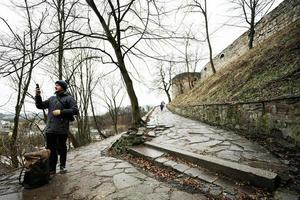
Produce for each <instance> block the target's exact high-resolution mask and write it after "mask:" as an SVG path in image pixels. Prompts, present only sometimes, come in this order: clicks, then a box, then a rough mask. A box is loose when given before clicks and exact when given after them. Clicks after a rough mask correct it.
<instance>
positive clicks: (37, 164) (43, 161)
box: [19, 156, 50, 189]
mask: <svg viewBox="0 0 300 200" xmlns="http://www.w3.org/2000/svg"><path fill="white" fill-rule="evenodd" d="M29 160H30V161H28V160H27V159H26V156H25V167H23V168H22V170H21V172H20V176H19V183H20V184H21V185H22V186H23V187H24V188H26V189H33V188H37V187H40V186H43V185H45V184H47V183H49V180H50V171H49V157H39V156H38V157H31V158H30V159H29ZM26 162H27V164H26ZM23 174H24V176H23V180H21V179H22V175H23Z"/></svg>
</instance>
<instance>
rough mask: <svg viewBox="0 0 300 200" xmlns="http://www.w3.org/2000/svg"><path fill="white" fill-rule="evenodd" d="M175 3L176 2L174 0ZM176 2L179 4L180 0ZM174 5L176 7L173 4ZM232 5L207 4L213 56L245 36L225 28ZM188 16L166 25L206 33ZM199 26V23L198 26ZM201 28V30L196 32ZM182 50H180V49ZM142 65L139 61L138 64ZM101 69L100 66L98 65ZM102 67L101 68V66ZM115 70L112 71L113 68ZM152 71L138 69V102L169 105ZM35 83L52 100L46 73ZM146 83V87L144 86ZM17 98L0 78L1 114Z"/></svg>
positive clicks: (4, 11)
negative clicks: (153, 81) (154, 85)
mask: <svg viewBox="0 0 300 200" xmlns="http://www.w3.org/2000/svg"><path fill="white" fill-rule="evenodd" d="M281 1H282V0H278V1H277V2H276V3H275V4H274V7H275V6H277V5H278V4H279V2H281ZM172 2H175V0H173V1H172ZM176 2H179V0H177V1H176ZM6 5H9V0H2V1H1V2H0V16H1V17H3V18H5V19H7V20H8V23H9V24H11V25H12V26H13V27H18V24H19V23H20V21H21V20H22V18H21V17H20V16H19V15H18V14H16V13H15V9H14V8H13V7H7V6H6ZM174 5H175V4H174ZM229 8H230V5H229V4H228V0H209V1H208V10H209V25H210V32H211V33H212V35H211V42H212V47H213V52H214V55H216V54H217V53H219V52H220V51H222V50H223V49H224V48H225V47H227V46H228V45H229V44H231V43H232V42H233V41H234V40H235V39H236V38H238V37H239V36H240V35H241V34H242V33H243V32H245V31H246V29H245V28H238V27H233V26H222V25H223V24H224V23H231V22H232V20H233V19H232V18H229V15H232V13H231V12H232V11H230V10H229ZM184 15H186V13H185V14H184V13H182V14H178V13H177V15H172V16H170V17H168V21H167V23H170V25H172V24H178V23H182V22H183V23H184V24H181V30H184V29H185V27H189V26H190V25H191V24H193V29H194V31H195V32H197V31H199V34H200V33H201V31H203V27H202V26H201V21H200V20H199V18H200V19H201V17H202V16H201V15H200V13H193V14H189V15H186V17H185V18H184V20H182V17H183V16H184ZM198 22H199V23H198ZM197 28H199V30H197ZM0 30H1V32H2V33H3V32H4V31H6V30H5V29H4V26H3V25H1V26H0ZM179 48H181V47H179ZM200 48H201V49H203V50H202V51H203V52H202V53H203V54H205V55H206V56H205V57H207V50H206V43H204V44H201V45H200ZM136 62H139V61H136ZM153 63H155V62H154V61H149V63H147V65H148V66H151V65H153ZM206 63H207V60H204V61H202V62H201V63H199V65H198V67H197V71H200V69H201V67H202V66H203V65H204V64H206ZM136 64H137V65H140V64H141V63H136ZM99 65H101V64H99ZM100 67H101V66H100ZM111 69H112V68H111ZM151 73H152V71H151V70H150V72H149V70H147V68H140V69H139V75H140V76H139V77H138V76H137V75H135V77H137V79H138V80H139V82H137V81H135V80H134V88H135V91H136V94H137V97H138V100H139V104H140V105H158V104H159V103H160V102H161V101H162V100H164V101H166V102H167V98H166V97H165V95H164V94H158V93H157V92H154V91H152V90H150V89H149V86H150V84H149V83H150V82H151V78H153V74H151ZM34 79H35V81H37V82H39V83H40V85H41V88H42V92H43V96H44V97H49V96H51V95H52V94H53V91H54V83H53V81H52V80H51V78H50V77H49V76H48V75H47V73H45V72H43V71H41V70H38V71H36V72H35V74H34ZM141 82H143V84H142V83H141ZM34 89H35V85H34V84H32V85H31V86H30V89H29V92H32V93H33V92H34ZM15 98H16V95H15V93H14V91H13V90H12V89H11V87H10V86H9V80H8V78H0V106H1V105H3V104H5V103H7V102H8V103H7V104H5V106H2V107H0V113H1V112H7V111H9V112H13V110H14V100H15ZM96 103H97V104H98V106H97V112H98V113H104V112H105V111H106V110H105V108H104V107H103V106H101V103H100V101H99V100H98V101H96ZM129 103H130V102H129V100H128V98H126V99H125V101H124V105H128V104H129ZM25 108H26V110H29V111H33V112H36V111H37V109H36V108H35V106H34V104H33V103H32V100H28V99H27V101H26V104H25Z"/></svg>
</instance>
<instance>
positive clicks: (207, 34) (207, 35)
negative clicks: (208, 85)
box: [202, 0, 216, 74]
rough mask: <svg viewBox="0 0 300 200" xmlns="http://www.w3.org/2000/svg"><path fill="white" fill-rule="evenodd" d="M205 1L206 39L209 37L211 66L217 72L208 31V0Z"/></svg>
mask: <svg viewBox="0 0 300 200" xmlns="http://www.w3.org/2000/svg"><path fill="white" fill-rule="evenodd" d="M204 3H205V10H204V11H202V13H203V15H204V20H205V31H206V39H207V44H208V49H209V62H210V66H211V69H212V72H213V73H214V74H215V73H216V69H215V65H214V62H213V55H212V54H213V53H212V47H211V43H210V38H209V31H208V20H207V5H206V0H205V1H204Z"/></svg>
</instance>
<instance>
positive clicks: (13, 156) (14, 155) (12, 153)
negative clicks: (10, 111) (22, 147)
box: [10, 105, 20, 168]
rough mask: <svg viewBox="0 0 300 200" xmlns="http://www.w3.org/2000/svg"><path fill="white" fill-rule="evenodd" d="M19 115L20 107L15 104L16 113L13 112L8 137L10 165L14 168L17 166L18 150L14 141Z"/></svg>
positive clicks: (16, 135) (16, 134) (15, 139)
mask: <svg viewBox="0 0 300 200" xmlns="http://www.w3.org/2000/svg"><path fill="white" fill-rule="evenodd" d="M19 116H20V109H19V106H18V105H17V106H16V113H15V117H14V127H13V132H12V136H11V139H10V156H11V162H12V166H13V167H14V168H17V167H18V165H19V161H18V151H17V147H16V141H17V137H18V129H19Z"/></svg>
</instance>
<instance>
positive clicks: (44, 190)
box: [0, 136, 206, 200]
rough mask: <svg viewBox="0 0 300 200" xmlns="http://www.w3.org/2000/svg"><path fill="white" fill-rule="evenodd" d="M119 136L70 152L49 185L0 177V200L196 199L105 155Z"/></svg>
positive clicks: (7, 176) (199, 195)
mask: <svg viewBox="0 0 300 200" xmlns="http://www.w3.org/2000/svg"><path fill="white" fill-rule="evenodd" d="M118 137H119V136H115V137H112V138H109V139H106V140H104V141H101V142H97V143H94V144H91V145H89V146H86V147H82V148H79V149H76V150H73V151H71V152H70V153H69V154H68V167H67V168H68V172H67V173H66V174H57V175H55V177H54V178H53V179H52V180H51V181H50V183H49V184H47V185H45V186H42V187H40V188H36V189H32V190H26V189H23V188H22V187H21V186H19V185H18V173H17V172H15V173H11V174H8V175H6V176H1V177H0V199H1V200H2V199H3V200H34V199H37V200H44V199H45V200H48V199H49V200H58V199H68V200H70V199H88V200H89V199H93V200H103V199H105V200H106V199H107V200H110V199H114V200H118V199H120V200H121V199H122V200H126V199H128V200H135V199H137V200H143V199H145V200H164V199H166V200H167V199H171V200H183V199H185V200H198V199H206V197H205V196H203V195H201V194H190V193H187V192H184V191H180V190H178V189H176V188H173V187H171V186H170V185H168V184H166V183H162V182H159V181H157V180H155V179H153V178H151V177H149V176H146V175H145V174H143V173H141V172H140V171H138V170H137V169H136V168H135V167H133V166H132V165H131V164H129V163H128V162H126V161H123V160H119V159H116V158H113V157H107V156H105V153H104V152H105V150H106V149H107V147H109V146H110V145H111V144H112V143H113V142H114V141H116V139H118Z"/></svg>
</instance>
